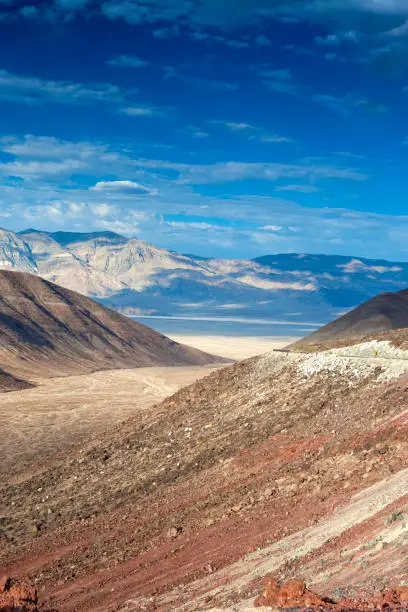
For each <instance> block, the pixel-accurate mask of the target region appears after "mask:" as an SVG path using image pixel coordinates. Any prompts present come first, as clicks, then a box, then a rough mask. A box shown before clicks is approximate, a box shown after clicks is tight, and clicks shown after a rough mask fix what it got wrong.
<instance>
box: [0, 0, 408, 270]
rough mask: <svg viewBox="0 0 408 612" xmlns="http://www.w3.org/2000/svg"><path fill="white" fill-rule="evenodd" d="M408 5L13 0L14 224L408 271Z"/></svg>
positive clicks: (6, 199)
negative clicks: (368, 262)
mask: <svg viewBox="0 0 408 612" xmlns="http://www.w3.org/2000/svg"><path fill="white" fill-rule="evenodd" d="M407 73H408V2H407V1H406V0H291V2H290V3H289V2H287V0H234V1H232V0H190V1H188V0H54V1H51V0H50V1H47V2H41V1H40V0H37V1H36V2H32V3H31V4H30V1H29V0H0V111H1V112H0V180H1V183H0V185H1V186H0V226H2V227H5V228H8V229H13V230H20V229H25V228H27V227H36V228H41V229H47V230H56V229H67V230H77V231H90V230H93V229H95V230H96V229H98V230H100V229H109V230H113V231H117V232H120V233H124V234H126V235H129V236H137V237H139V238H142V239H145V240H148V241H150V242H153V243H155V244H157V245H159V246H163V247H166V248H170V249H173V250H178V251H182V252H189V253H196V254H199V255H206V256H220V257H254V256H256V255H261V254H265V253H276V252H293V251H296V252H299V251H300V252H318V253H338V254H353V255H360V256H367V257H386V258H389V259H402V260H407V259H408V241H407V235H408V211H407V206H406V204H407V196H408V180H407V174H408V163H407V160H408V124H407V102H408V78H407Z"/></svg>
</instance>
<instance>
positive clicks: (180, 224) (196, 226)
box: [166, 221, 220, 230]
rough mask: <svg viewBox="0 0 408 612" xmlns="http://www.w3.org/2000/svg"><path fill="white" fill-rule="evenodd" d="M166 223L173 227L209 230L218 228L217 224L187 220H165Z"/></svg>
mask: <svg viewBox="0 0 408 612" xmlns="http://www.w3.org/2000/svg"><path fill="white" fill-rule="evenodd" d="M166 225H168V226H169V227H174V228H175V229H197V230H211V229H220V227H219V226H216V225H213V224H211V223H195V222H188V221H167V222H166Z"/></svg>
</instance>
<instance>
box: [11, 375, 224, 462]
mask: <svg viewBox="0 0 408 612" xmlns="http://www.w3.org/2000/svg"><path fill="white" fill-rule="evenodd" d="M213 370H214V366H212V367H210V366H190V367H178V368H166V367H162V368H138V369H133V370H111V371H107V372H96V373H94V374H88V375H84V376H69V377H66V378H65V377H64V378H52V379H43V380H41V381H39V386H38V387H36V388H34V389H28V390H24V391H15V392H11V393H4V394H1V395H0V398H1V400H0V422H1V424H2V425H1V428H0V472H2V471H6V470H8V469H10V468H11V466H16V465H17V464H21V463H22V462H23V463H24V462H26V461H28V462H30V461H33V460H36V461H37V460H38V459H40V458H41V457H44V456H46V455H49V454H51V453H55V452H58V451H62V450H65V449H66V448H68V447H70V446H72V445H75V444H80V443H81V442H82V441H83V440H85V439H86V438H88V437H89V436H91V435H92V436H97V435H98V434H99V433H101V432H102V431H104V430H105V429H107V428H108V427H109V425H112V424H117V423H118V422H120V421H123V420H124V419H126V418H127V417H130V416H132V415H135V414H137V413H138V412H139V411H144V410H149V408H150V407H151V406H152V405H153V404H155V403H157V402H159V401H161V400H162V399H164V398H165V397H167V396H169V395H172V394H173V393H175V392H176V391H177V390H178V389H180V388H181V387H184V386H186V385H189V384H191V383H193V382H195V381H196V380H197V379H199V378H202V377H203V376H206V375H207V374H209V373H210V372H212V371H213Z"/></svg>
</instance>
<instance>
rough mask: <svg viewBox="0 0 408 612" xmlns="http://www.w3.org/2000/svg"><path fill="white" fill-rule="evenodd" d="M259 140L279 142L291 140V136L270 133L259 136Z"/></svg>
mask: <svg viewBox="0 0 408 612" xmlns="http://www.w3.org/2000/svg"><path fill="white" fill-rule="evenodd" d="M259 141H260V142H275V143H280V142H293V139H292V138H286V136H279V135H278V134H270V135H267V136H261V137H260V138H259Z"/></svg>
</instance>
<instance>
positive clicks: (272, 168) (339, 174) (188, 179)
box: [139, 161, 368, 185]
mask: <svg viewBox="0 0 408 612" xmlns="http://www.w3.org/2000/svg"><path fill="white" fill-rule="evenodd" d="M139 163H141V164H143V162H139ZM145 163H146V164H147V166H150V162H145ZM159 165H160V162H156V167H159ZM163 167H167V168H172V169H174V170H178V171H179V173H180V182H181V183H184V184H192V185H200V184H210V183H226V182H234V181H239V180H244V179H250V178H256V179H261V180H264V181H277V180H278V179H280V178H292V179H293V178H303V179H304V178H308V179H313V180H323V179H346V180H352V181H364V180H366V179H367V178H368V176H367V175H366V174H364V173H362V172H360V171H359V170H355V169H351V168H342V167H337V166H327V165H319V164H304V165H302V164H275V163H244V162H233V161H231V162H225V163H218V164H213V165H207V166H205V165H196V166H194V165H188V164H172V163H169V164H166V163H164V166H163Z"/></svg>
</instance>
